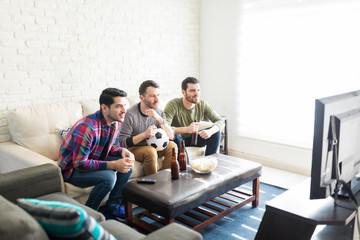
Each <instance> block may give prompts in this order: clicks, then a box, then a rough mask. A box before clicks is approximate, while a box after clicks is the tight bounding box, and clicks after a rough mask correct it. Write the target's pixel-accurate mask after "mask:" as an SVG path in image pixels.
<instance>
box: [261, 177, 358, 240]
mask: <svg viewBox="0 0 360 240" xmlns="http://www.w3.org/2000/svg"><path fill="white" fill-rule="evenodd" d="M309 196H310V178H309V179H307V180H306V181H304V182H303V183H301V184H300V185H298V186H296V187H295V188H293V189H290V190H288V191H286V192H284V193H283V194H281V195H280V196H278V197H276V198H275V199H273V200H271V201H270V202H268V203H267V204H266V211H265V214H264V217H263V219H262V221H261V223H260V226H259V229H258V232H257V234H256V237H255V240H272V239H277V240H282V239H284V240H285V239H291V240H306V239H309V240H310V239H317V240H318V239H319V240H320V239H321V238H312V237H313V236H312V235H313V233H314V231H315V229H316V227H317V226H318V225H329V226H336V227H337V228H338V229H341V230H344V229H345V228H349V226H351V224H352V225H353V226H355V227H354V228H351V229H352V230H351V231H347V232H349V234H350V236H349V238H347V239H359V235H358V231H357V228H356V226H357V224H354V223H355V220H356V218H355V216H356V211H355V210H350V209H345V208H341V207H338V206H335V204H334V199H333V198H332V197H328V198H326V199H316V200H311V199H310V198H309ZM356 199H357V201H360V193H359V192H358V193H357V194H356ZM343 201H344V202H348V201H349V200H346V199H343V200H340V202H343ZM332 229H335V228H332ZM324 230H325V229H324ZM323 234H324V232H323ZM318 235H319V237H320V235H321V234H320V233H319V234H318ZM325 235H326V234H325ZM331 236H335V234H331ZM324 239H326V240H330V239H331V238H328V237H327V238H324ZM334 239H336V238H334Z"/></svg>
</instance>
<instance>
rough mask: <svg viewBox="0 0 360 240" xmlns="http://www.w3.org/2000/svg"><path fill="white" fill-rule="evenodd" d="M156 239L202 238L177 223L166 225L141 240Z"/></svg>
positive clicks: (196, 239)
mask: <svg viewBox="0 0 360 240" xmlns="http://www.w3.org/2000/svg"><path fill="white" fill-rule="evenodd" d="M158 239H167V240H177V239H179V240H182V239H188V240H201V239H203V238H202V236H201V234H200V233H198V232H196V231H194V230H192V229H190V228H187V227H184V226H183V225H180V224H178V223H171V224H169V225H166V226H165V227H163V228H160V229H159V230H157V231H155V232H152V233H150V234H149V235H147V236H146V237H144V238H142V240H158Z"/></svg>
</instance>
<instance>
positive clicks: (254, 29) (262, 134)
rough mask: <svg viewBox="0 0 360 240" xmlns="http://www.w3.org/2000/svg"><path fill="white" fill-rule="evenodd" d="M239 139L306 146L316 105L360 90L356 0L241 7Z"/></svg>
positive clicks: (252, 0) (255, 2) (249, 1)
mask: <svg viewBox="0 0 360 240" xmlns="http://www.w3.org/2000/svg"><path fill="white" fill-rule="evenodd" d="M242 13H243V14H242V18H241V31H240V52H239V53H240V63H239V64H240V69H239V70H240V78H239V88H238V91H239V92H238V96H239V98H238V106H239V108H238V109H237V110H238V113H239V118H238V119H239V122H238V124H237V125H238V126H239V127H238V129H237V134H239V135H240V136H246V137H251V138H257V139H262V140H268V141H272V142H279V143H284V144H289V145H295V146H301V147H306V148H311V147H312V141H313V139H312V138H313V127H314V105H315V104H314V103H315V99H316V98H322V97H327V96H330V95H335V94H340V93H344V92H348V91H353V90H358V89H360V1H356V0H312V1H306V0H303V1H300V0H298V1H294V0H293V1H290V0H272V1H266V0H243V10H242Z"/></svg>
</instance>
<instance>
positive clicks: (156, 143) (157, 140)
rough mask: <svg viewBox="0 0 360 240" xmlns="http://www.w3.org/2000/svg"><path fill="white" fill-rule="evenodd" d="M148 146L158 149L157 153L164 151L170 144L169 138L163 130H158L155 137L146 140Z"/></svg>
mask: <svg viewBox="0 0 360 240" xmlns="http://www.w3.org/2000/svg"><path fill="white" fill-rule="evenodd" d="M146 144H147V145H148V146H153V147H154V148H156V151H162V150H164V149H165V148H166V147H167V145H168V144H169V136H168V135H167V134H166V132H165V131H164V130H163V129H161V128H158V129H157V130H156V132H155V135H154V136H153V137H151V138H147V139H146Z"/></svg>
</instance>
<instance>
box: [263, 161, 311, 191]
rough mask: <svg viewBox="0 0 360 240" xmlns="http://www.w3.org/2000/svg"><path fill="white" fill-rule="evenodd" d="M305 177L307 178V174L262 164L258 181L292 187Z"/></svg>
mask: <svg viewBox="0 0 360 240" xmlns="http://www.w3.org/2000/svg"><path fill="white" fill-rule="evenodd" d="M307 178H309V176H305V175H300V174H296V173H291V172H288V171H283V170H280V169H275V168H270V167H267V166H262V175H261V177H260V182H263V183H267V184H270V185H274V186H278V187H282V188H286V189H290V188H291V187H294V186H296V185H297V184H299V183H301V182H303V181H305V180H306V179H307Z"/></svg>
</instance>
